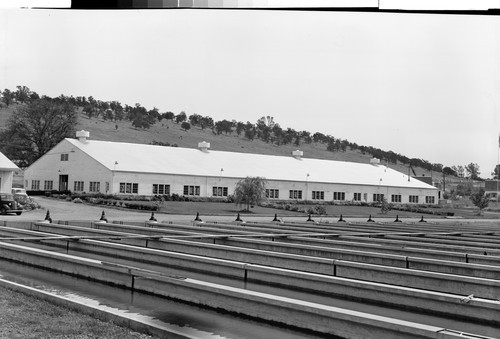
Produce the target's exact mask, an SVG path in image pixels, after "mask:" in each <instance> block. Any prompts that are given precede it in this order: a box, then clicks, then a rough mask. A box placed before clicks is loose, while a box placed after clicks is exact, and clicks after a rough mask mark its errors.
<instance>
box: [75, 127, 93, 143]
mask: <svg viewBox="0 0 500 339" xmlns="http://www.w3.org/2000/svg"><path fill="white" fill-rule="evenodd" d="M89 136H90V132H89V131H84V130H83V129H82V130H81V131H77V132H76V137H77V138H78V140H80V142H87V138H88V137H89Z"/></svg>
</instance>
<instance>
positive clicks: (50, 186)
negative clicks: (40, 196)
mask: <svg viewBox="0 0 500 339" xmlns="http://www.w3.org/2000/svg"><path fill="white" fill-rule="evenodd" d="M53 187H54V182H53V181H52V180H45V181H44V182H43V189H44V190H45V191H52V189H53Z"/></svg>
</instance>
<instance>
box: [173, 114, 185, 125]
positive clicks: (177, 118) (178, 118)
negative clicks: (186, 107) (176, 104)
mask: <svg viewBox="0 0 500 339" xmlns="http://www.w3.org/2000/svg"><path fill="white" fill-rule="evenodd" d="M186 119H187V116H186V113H184V112H180V113H179V114H177V115H176V116H175V122H176V123H181V122H184V121H186Z"/></svg>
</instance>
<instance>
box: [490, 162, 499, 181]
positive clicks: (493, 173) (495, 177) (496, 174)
mask: <svg viewBox="0 0 500 339" xmlns="http://www.w3.org/2000/svg"><path fill="white" fill-rule="evenodd" d="M491 175H492V176H493V179H500V165H496V166H495V169H494V170H493V172H491Z"/></svg>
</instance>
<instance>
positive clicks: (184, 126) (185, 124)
mask: <svg viewBox="0 0 500 339" xmlns="http://www.w3.org/2000/svg"><path fill="white" fill-rule="evenodd" d="M181 128H182V129H183V130H185V131H188V130H189V129H191V124H190V123H189V122H187V121H184V122H183V123H182V124H181Z"/></svg>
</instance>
